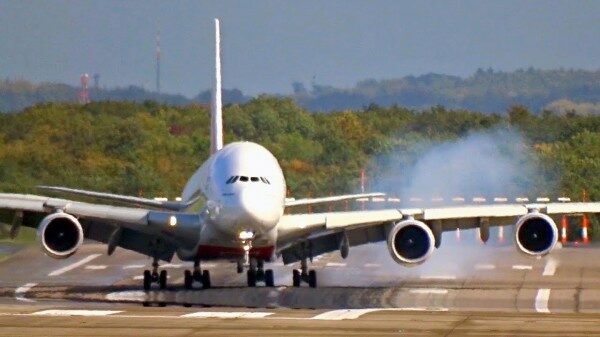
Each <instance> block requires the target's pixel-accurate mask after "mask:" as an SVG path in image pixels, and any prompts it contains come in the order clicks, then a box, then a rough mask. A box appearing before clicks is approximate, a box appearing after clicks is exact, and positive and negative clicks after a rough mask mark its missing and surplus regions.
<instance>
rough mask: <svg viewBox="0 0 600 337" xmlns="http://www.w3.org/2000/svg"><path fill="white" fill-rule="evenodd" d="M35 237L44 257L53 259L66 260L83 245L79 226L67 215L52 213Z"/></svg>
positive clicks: (72, 217)
mask: <svg viewBox="0 0 600 337" xmlns="http://www.w3.org/2000/svg"><path fill="white" fill-rule="evenodd" d="M37 235H38V239H39V240H40V242H41V245H42V249H43V250H44V252H45V253H46V255H48V256H50V257H53V258H55V259H66V258H67V257H69V256H71V255H73V254H75V252H76V251H77V249H79V247H80V246H81V244H82V243H83V228H82V227H81V224H80V223H79V221H78V220H77V219H76V218H75V217H74V216H72V215H70V214H67V213H53V214H50V215H48V216H47V217H45V218H44V219H43V220H42V222H41V223H40V226H39V227H38V231H37Z"/></svg>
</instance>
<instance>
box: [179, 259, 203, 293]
mask: <svg viewBox="0 0 600 337" xmlns="http://www.w3.org/2000/svg"><path fill="white" fill-rule="evenodd" d="M194 282H196V283H200V284H201V288H202V289H208V288H210V272H209V271H208V270H202V269H201V268H200V261H199V260H197V261H194V270H193V271H190V270H189V269H186V271H185V272H184V273H183V284H184V287H185V289H194Z"/></svg>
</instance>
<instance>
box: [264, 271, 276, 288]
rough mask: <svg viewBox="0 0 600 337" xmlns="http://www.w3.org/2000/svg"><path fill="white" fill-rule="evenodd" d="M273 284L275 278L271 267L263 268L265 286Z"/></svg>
mask: <svg viewBox="0 0 600 337" xmlns="http://www.w3.org/2000/svg"><path fill="white" fill-rule="evenodd" d="M274 285H275V278H274V277H273V269H267V270H265V286H267V287H273V286H274Z"/></svg>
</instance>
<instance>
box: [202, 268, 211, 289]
mask: <svg viewBox="0 0 600 337" xmlns="http://www.w3.org/2000/svg"><path fill="white" fill-rule="evenodd" d="M208 288H210V272H209V271H208V270H204V271H202V289H208Z"/></svg>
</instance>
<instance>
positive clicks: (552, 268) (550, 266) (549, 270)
mask: <svg viewBox="0 0 600 337" xmlns="http://www.w3.org/2000/svg"><path fill="white" fill-rule="evenodd" d="M556 267H558V262H556V261H555V260H554V259H553V258H548V262H546V266H545V267H544V272H543V273H542V275H543V276H554V273H556Z"/></svg>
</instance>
